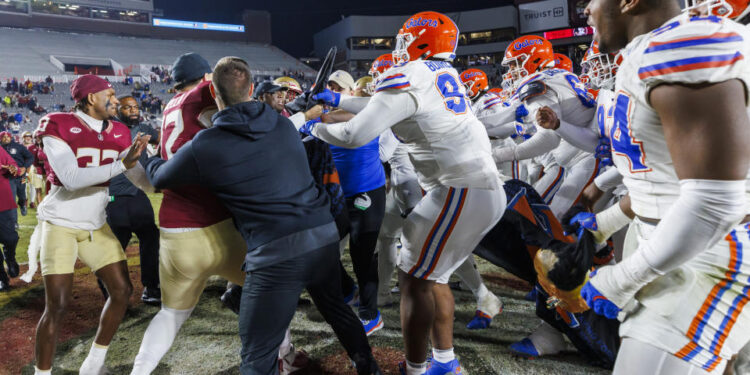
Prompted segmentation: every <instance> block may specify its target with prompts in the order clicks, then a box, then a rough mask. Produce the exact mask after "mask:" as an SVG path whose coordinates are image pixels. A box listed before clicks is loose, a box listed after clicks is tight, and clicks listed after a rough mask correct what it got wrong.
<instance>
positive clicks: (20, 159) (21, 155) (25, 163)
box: [3, 141, 34, 169]
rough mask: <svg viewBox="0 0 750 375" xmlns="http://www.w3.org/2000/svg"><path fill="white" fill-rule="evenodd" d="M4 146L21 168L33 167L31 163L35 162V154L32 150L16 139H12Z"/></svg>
mask: <svg viewBox="0 0 750 375" xmlns="http://www.w3.org/2000/svg"><path fill="white" fill-rule="evenodd" d="M3 148H4V149H5V151H6V152H8V154H10V156H11V157H12V158H13V160H15V161H16V164H18V167H19V168H21V167H23V168H26V169H28V168H29V167H31V163H33V162H34V155H32V154H31V151H29V149H28V148H26V146H24V145H22V144H20V143H18V142H16V141H10V143H8V144H7V145H3Z"/></svg>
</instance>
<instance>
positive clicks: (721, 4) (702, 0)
mask: <svg viewBox="0 0 750 375" xmlns="http://www.w3.org/2000/svg"><path fill="white" fill-rule="evenodd" d="M683 1H684V5H685V6H684V7H683V9H682V11H683V12H687V13H689V14H691V15H696V16H707V15H713V16H717V17H722V18H731V19H733V20H735V21H739V20H740V19H742V18H743V17H745V16H746V15H747V14H748V12H749V11H750V7H748V4H749V3H750V0H683Z"/></svg>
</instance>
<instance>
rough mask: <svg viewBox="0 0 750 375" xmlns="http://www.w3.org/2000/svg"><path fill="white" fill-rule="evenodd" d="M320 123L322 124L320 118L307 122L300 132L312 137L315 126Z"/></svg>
mask: <svg viewBox="0 0 750 375" xmlns="http://www.w3.org/2000/svg"><path fill="white" fill-rule="evenodd" d="M319 122H320V117H318V118H314V119H312V120H310V121H308V122H306V123H305V125H302V127H300V128H299V132H300V133H302V134H304V135H309V136H312V131H313V129H315V126H317V125H318V123H319Z"/></svg>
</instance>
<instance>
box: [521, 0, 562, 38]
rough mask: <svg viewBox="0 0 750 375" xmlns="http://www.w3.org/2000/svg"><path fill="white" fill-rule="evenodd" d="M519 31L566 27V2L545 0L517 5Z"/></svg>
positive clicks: (527, 31) (526, 31)
mask: <svg viewBox="0 0 750 375" xmlns="http://www.w3.org/2000/svg"><path fill="white" fill-rule="evenodd" d="M518 14H519V18H520V21H521V33H522V34H525V33H530V32H534V31H540V30H551V29H559V28H563V27H568V26H569V25H568V22H569V21H568V2H567V1H565V0H545V1H537V2H534V3H525V4H519V5H518Z"/></svg>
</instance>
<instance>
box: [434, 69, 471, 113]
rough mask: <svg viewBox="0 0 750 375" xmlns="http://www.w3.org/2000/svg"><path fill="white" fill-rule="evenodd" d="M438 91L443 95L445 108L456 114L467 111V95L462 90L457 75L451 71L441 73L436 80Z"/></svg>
mask: <svg viewBox="0 0 750 375" xmlns="http://www.w3.org/2000/svg"><path fill="white" fill-rule="evenodd" d="M435 83H436V85H437V88H438V92H440V95H441V96H442V97H443V102H444V103H445V108H446V109H448V110H449V111H451V112H453V113H454V114H456V115H461V114H464V113H466V108H467V104H466V96H465V95H464V93H462V92H461V90H460V87H461V85H460V84H459V83H458V80H457V79H456V77H454V76H453V75H452V74H450V73H440V74H439V75H438V76H437V81H436V82H435Z"/></svg>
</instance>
